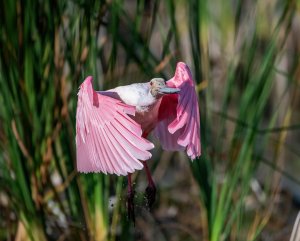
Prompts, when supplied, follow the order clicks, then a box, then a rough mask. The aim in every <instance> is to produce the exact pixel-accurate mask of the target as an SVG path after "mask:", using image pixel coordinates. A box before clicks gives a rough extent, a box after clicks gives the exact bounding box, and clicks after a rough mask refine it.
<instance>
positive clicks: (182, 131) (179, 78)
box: [154, 62, 201, 159]
mask: <svg viewBox="0 0 300 241" xmlns="http://www.w3.org/2000/svg"><path fill="white" fill-rule="evenodd" d="M167 85H168V86H169V87H176V88H179V89H180V93H179V94H177V95H166V96H164V97H163V98H162V100H161V105H160V108H159V115H158V119H159V123H158V124H157V126H156V128H155V130H154V134H155V135H156V137H158V138H159V140H160V142H161V144H162V147H163V149H165V150H186V152H187V154H188V156H189V157H190V158H191V159H195V158H196V157H199V156H200V155H201V142H200V114H199V105H198V97H197V94H196V91H195V83H194V80H193V78H192V74H191V71H190V69H189V68H188V66H187V65H186V64H185V63H182V62H179V63H178V64H177V66H176V72H175V76H174V77H173V78H172V79H170V80H168V81H167Z"/></svg>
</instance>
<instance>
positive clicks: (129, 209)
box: [127, 173, 135, 224]
mask: <svg viewBox="0 0 300 241" xmlns="http://www.w3.org/2000/svg"><path fill="white" fill-rule="evenodd" d="M127 185H128V192H127V212H128V219H129V220H132V221H133V224H135V215H134V201H133V200H134V190H133V188H132V183H131V173H128V184H127Z"/></svg>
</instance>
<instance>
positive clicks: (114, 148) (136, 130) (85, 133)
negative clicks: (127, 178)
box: [76, 77, 154, 175]
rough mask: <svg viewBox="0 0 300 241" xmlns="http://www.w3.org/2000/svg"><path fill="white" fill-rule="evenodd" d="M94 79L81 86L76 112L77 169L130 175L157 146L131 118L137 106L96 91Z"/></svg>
mask: <svg viewBox="0 0 300 241" xmlns="http://www.w3.org/2000/svg"><path fill="white" fill-rule="evenodd" d="M92 80H93V78H92V77H87V78H86V79H85V81H84V82H83V83H82V85H81V86H80V90H79V93H78V103H77V113H76V147H77V169H78V171H79V172H103V173H105V174H106V173H115V174H117V175H127V174H128V173H132V172H134V171H135V170H140V169H142V168H143V164H142V163H141V162H140V161H139V160H147V159H149V158H150V157H151V153H150V152H148V150H150V149H152V148H153V147H154V145H153V144H152V143H151V142H149V141H147V140H146V139H144V138H142V137H141V136H142V129H141V126H140V125H139V124H138V123H136V122H135V121H134V120H132V119H131V118H130V117H129V116H128V115H134V114H135V107H133V106H129V105H126V104H124V103H122V102H121V101H119V100H116V99H113V98H111V97H108V96H104V95H101V94H99V93H97V92H95V91H94V90H93V86H92Z"/></svg>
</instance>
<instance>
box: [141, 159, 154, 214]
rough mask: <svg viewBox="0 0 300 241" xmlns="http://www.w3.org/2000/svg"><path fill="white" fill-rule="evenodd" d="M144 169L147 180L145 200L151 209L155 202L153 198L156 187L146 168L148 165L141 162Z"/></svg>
mask: <svg viewBox="0 0 300 241" xmlns="http://www.w3.org/2000/svg"><path fill="white" fill-rule="evenodd" d="M143 164H144V167H145V171H146V174H147V179H148V187H147V188H146V198H147V204H148V206H149V208H150V209H151V208H152V206H153V204H154V202H155V197H156V187H155V184H154V181H153V179H152V176H151V173H150V170H149V168H148V165H147V163H146V162H143Z"/></svg>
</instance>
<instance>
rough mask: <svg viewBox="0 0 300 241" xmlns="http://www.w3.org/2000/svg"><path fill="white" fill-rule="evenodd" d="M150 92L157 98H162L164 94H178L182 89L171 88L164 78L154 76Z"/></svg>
mask: <svg viewBox="0 0 300 241" xmlns="http://www.w3.org/2000/svg"><path fill="white" fill-rule="evenodd" d="M149 84H150V93H151V95H152V96H153V97H155V98H160V97H162V96H163V95H164V94H177V93H179V91H180V89H178V88H171V87H168V86H167V85H166V82H165V80H164V79H162V78H154V79H152V80H151V81H150V82H149Z"/></svg>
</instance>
